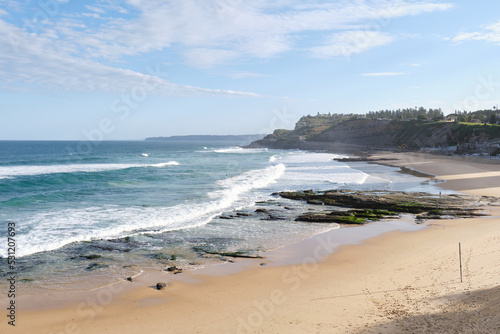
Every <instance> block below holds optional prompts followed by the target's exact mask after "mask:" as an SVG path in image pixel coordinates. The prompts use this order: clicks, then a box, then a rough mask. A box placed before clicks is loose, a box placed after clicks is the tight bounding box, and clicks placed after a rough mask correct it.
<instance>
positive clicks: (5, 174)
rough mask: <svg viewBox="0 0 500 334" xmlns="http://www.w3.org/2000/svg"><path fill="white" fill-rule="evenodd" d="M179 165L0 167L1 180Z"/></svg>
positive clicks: (172, 163)
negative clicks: (29, 176) (28, 176)
mask: <svg viewBox="0 0 500 334" xmlns="http://www.w3.org/2000/svg"><path fill="white" fill-rule="evenodd" d="M176 165H179V163H178V162H177V161H168V162H162V163H157V164H68V165H48V166H7V167H0V179H5V178H11V177H15V176H26V175H42V174H57V173H77V172H87V173H93V172H103V171H108V170H119V169H127V168H137V167H165V166H176Z"/></svg>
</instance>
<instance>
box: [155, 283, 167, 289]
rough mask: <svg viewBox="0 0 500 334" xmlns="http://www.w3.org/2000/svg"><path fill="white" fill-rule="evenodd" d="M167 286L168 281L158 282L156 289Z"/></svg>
mask: <svg viewBox="0 0 500 334" xmlns="http://www.w3.org/2000/svg"><path fill="white" fill-rule="evenodd" d="M166 287H167V284H166V283H161V282H160V283H156V290H163V289H165V288H166Z"/></svg>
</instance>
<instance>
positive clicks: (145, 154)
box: [141, 153, 149, 157]
mask: <svg viewBox="0 0 500 334" xmlns="http://www.w3.org/2000/svg"><path fill="white" fill-rule="evenodd" d="M141 155H142V156H143V157H149V154H147V153H143V154H141Z"/></svg>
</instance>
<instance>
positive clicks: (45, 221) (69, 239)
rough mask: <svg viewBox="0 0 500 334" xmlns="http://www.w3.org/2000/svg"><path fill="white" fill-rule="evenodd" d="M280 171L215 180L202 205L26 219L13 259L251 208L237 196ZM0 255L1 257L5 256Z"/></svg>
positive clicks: (65, 212) (116, 209)
mask: <svg viewBox="0 0 500 334" xmlns="http://www.w3.org/2000/svg"><path fill="white" fill-rule="evenodd" d="M285 169H286V168H285V166H284V165H283V164H279V165H275V166H269V167H267V168H264V169H258V170H249V171H247V172H244V173H242V174H240V175H237V176H235V177H231V178H228V179H225V180H220V181H218V182H217V184H218V185H219V186H220V188H221V189H219V190H217V191H214V192H212V193H211V194H210V197H211V198H212V199H211V200H210V201H208V202H205V203H196V204H195V203H189V204H181V205H176V206H174V207H159V208H158V207H142V206H140V207H128V208H124V207H121V206H116V205H114V206H111V205H107V206H103V207H89V208H86V209H67V210H62V211H58V212H50V213H43V214H38V215H35V216H33V217H29V218H27V219H26V221H25V224H26V226H31V228H32V229H31V230H30V231H29V232H28V234H18V244H19V245H20V247H19V252H18V256H26V255H29V254H33V253H38V252H42V251H50V250H55V249H58V248H60V247H62V246H64V245H67V244H70V243H73V242H77V241H90V240H96V239H106V238H117V237H123V236H126V235H131V234H134V233H135V234H137V233H163V232H166V231H171V230H179V229H186V228H192V227H196V226H201V225H204V224H206V223H208V222H210V221H211V219H212V218H213V217H215V216H217V215H219V214H221V213H222V212H223V211H225V210H228V209H232V208H236V207H240V206H242V205H251V204H253V198H252V197H248V198H246V200H245V199H244V198H243V197H244V196H243V197H242V195H243V194H245V193H248V192H250V191H251V190H253V189H258V188H263V187H266V186H268V185H269V184H271V183H274V182H276V180H277V179H279V178H280V177H281V176H282V175H283V174H284V172H285ZM0 255H1V256H5V255H6V252H5V251H2V254H0Z"/></svg>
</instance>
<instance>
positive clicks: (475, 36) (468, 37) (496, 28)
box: [452, 21, 500, 43]
mask: <svg viewBox="0 0 500 334" xmlns="http://www.w3.org/2000/svg"><path fill="white" fill-rule="evenodd" d="M452 41H454V42H464V41H487V42H492V43H500V21H499V22H497V23H495V24H492V25H489V26H486V27H484V29H482V30H481V31H476V32H464V33H460V34H458V35H457V36H455V37H454V38H453V39H452Z"/></svg>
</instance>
